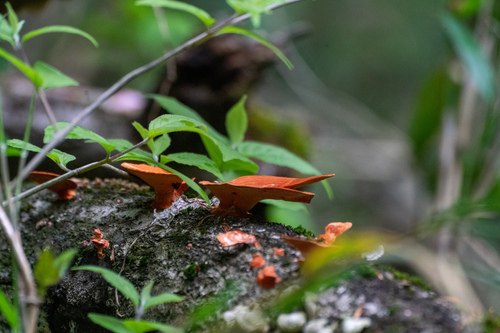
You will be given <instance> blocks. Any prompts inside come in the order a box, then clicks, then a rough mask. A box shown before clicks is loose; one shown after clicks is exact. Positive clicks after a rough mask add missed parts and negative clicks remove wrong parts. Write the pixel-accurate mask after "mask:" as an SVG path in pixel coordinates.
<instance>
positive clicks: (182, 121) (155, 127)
mask: <svg viewBox="0 0 500 333" xmlns="http://www.w3.org/2000/svg"><path fill="white" fill-rule="evenodd" d="M181 131H186V132H195V133H200V134H202V135H203V134H204V133H206V132H207V130H206V128H205V126H204V125H203V124H202V123H200V122H199V121H197V120H194V119H192V118H188V117H184V116H177V115H173V114H165V115H162V116H159V117H158V118H156V119H154V120H152V121H151V122H150V123H149V136H150V137H151V138H154V137H156V136H158V135H162V134H165V133H171V132H181Z"/></svg>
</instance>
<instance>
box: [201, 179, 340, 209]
mask: <svg viewBox="0 0 500 333" xmlns="http://www.w3.org/2000/svg"><path fill="white" fill-rule="evenodd" d="M332 176H333V174H329V175H322V176H313V177H307V178H289V177H274V176H243V177H239V178H236V179H233V180H232V181H230V182H227V183H211V182H207V181H201V182H200V185H204V186H205V187H207V188H208V189H209V190H210V191H212V193H213V194H214V195H215V196H216V197H217V198H219V201H220V204H219V206H218V207H216V208H214V209H213V210H212V213H213V214H214V215H217V216H237V217H246V216H247V214H248V211H249V210H250V209H252V207H253V206H255V205H256V204H257V203H258V202H259V201H261V200H264V199H275V200H285V201H293V202H304V203H309V202H311V199H312V198H313V197H314V193H310V192H304V191H298V190H296V188H299V187H302V186H305V185H309V184H312V183H316V182H319V181H321V180H323V179H326V178H329V177H332Z"/></svg>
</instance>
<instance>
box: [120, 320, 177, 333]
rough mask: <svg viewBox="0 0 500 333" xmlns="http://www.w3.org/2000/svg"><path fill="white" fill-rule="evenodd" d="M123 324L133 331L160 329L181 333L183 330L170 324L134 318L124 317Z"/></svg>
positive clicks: (142, 332)
mask: <svg viewBox="0 0 500 333" xmlns="http://www.w3.org/2000/svg"><path fill="white" fill-rule="evenodd" d="M123 324H124V325H125V326H126V327H127V328H129V329H131V330H132V331H133V332H135V333H146V332H152V331H155V332H156V331H160V332H163V333H182V332H184V330H182V329H180V328H177V327H173V326H170V325H165V324H162V323H157V322H153V321H146V320H134V319H125V320H124V321H123Z"/></svg>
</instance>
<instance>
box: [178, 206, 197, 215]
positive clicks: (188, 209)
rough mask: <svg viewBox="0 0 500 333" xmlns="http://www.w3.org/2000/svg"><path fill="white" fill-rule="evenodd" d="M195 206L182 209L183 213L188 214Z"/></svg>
mask: <svg viewBox="0 0 500 333" xmlns="http://www.w3.org/2000/svg"><path fill="white" fill-rule="evenodd" d="M193 209H194V208H193V207H188V208H186V209H184V210H182V211H181V214H188V213H189V212H191V211H192V210H193Z"/></svg>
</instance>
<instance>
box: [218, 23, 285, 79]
mask: <svg viewBox="0 0 500 333" xmlns="http://www.w3.org/2000/svg"><path fill="white" fill-rule="evenodd" d="M222 34H239V35H243V36H247V37H250V38H252V39H254V40H256V41H258V42H259V43H261V44H262V45H264V46H266V47H267V48H268V49H270V50H271V51H273V52H274V54H276V56H277V57H278V58H280V59H281V61H283V62H284V63H285V65H286V67H288V69H293V64H292V62H291V61H290V60H289V59H288V58H287V57H286V56H285V55H284V54H283V53H282V52H281V51H280V50H279V49H278V48H277V47H276V46H274V45H273V44H271V43H270V42H268V41H267V40H266V39H265V38H264V37H262V36H260V35H257V34H256V33H255V32H252V31H250V30H246V29H243V28H240V27H234V26H229V27H224V28H222V29H220V30H219V32H218V33H217V35H222Z"/></svg>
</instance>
